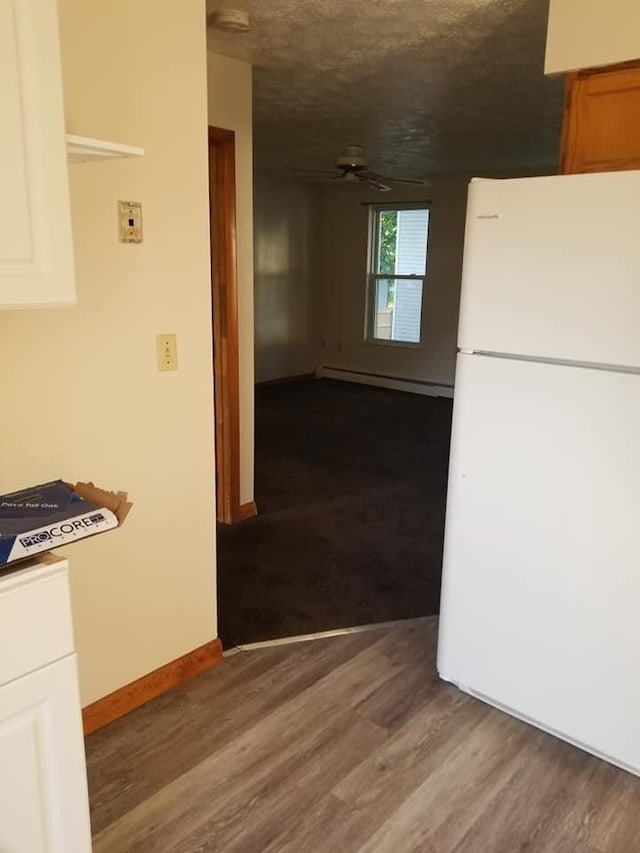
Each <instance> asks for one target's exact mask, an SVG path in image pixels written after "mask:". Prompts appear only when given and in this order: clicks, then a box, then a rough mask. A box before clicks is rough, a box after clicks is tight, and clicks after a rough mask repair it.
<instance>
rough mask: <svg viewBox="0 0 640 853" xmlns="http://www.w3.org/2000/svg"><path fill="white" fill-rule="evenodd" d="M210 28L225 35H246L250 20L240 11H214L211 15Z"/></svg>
mask: <svg viewBox="0 0 640 853" xmlns="http://www.w3.org/2000/svg"><path fill="white" fill-rule="evenodd" d="M211 26H213V27H215V28H216V29H217V30H222V31H223V32H225V33H248V32H249V30H250V29H251V19H250V18H249V15H248V13H247V12H245V11H243V10H242V9H216V11H215V12H213V13H212V15H211Z"/></svg>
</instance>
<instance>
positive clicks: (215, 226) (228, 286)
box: [209, 127, 246, 524]
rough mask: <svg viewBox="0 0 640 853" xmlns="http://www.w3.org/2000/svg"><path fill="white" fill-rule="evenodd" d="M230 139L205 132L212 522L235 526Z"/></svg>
mask: <svg viewBox="0 0 640 853" xmlns="http://www.w3.org/2000/svg"><path fill="white" fill-rule="evenodd" d="M235 147H236V146H235V133H234V132H233V131H232V130H223V129H222V128H218V127H209V208H210V229H211V306H212V313H213V318H212V320H213V323H212V325H213V348H214V358H213V386H214V401H215V428H216V436H215V447H216V516H217V518H218V520H219V521H222V522H224V523H225V524H233V523H234V522H235V521H240V520H241V519H242V518H243V517H246V515H243V508H242V507H241V505H240V393H239V392H240V371H239V354H238V272H237V245H236V154H235Z"/></svg>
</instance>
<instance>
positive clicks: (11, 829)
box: [0, 555, 91, 853]
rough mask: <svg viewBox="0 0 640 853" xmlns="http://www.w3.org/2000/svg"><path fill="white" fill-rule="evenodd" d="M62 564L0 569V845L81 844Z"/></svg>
mask: <svg viewBox="0 0 640 853" xmlns="http://www.w3.org/2000/svg"><path fill="white" fill-rule="evenodd" d="M72 638H73V634H72V626H71V611H70V607H69V594H68V580H67V564H66V561H64V560H56V559H55V558H52V557H50V556H46V555H45V557H43V558H42V559H41V560H40V561H38V562H34V563H32V564H31V565H28V566H27V567H25V568H22V569H17V570H15V571H12V572H10V573H9V574H7V575H5V576H3V577H0V642H1V643H2V667H1V668H0V850H1V851H2V853H45V851H46V853H90V850H91V832H90V826H89V808H88V799H87V782H86V769H85V758H84V742H83V737H82V721H81V712H80V700H79V696H78V682H77V674H76V656H75V654H74V652H73V639H72Z"/></svg>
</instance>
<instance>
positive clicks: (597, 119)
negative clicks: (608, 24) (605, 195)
mask: <svg viewBox="0 0 640 853" xmlns="http://www.w3.org/2000/svg"><path fill="white" fill-rule="evenodd" d="M623 169H640V65H635V66H624V67H620V68H613V69H604V70H598V71H581V72H579V73H577V74H572V75H569V77H568V79H567V98H566V105H565V118H564V127H563V139H562V154H561V167H560V171H561V172H563V173H565V174H566V173H575V172H610V171H618V170H623Z"/></svg>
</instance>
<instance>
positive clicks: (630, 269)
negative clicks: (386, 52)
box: [438, 171, 640, 774]
mask: <svg viewBox="0 0 640 853" xmlns="http://www.w3.org/2000/svg"><path fill="white" fill-rule="evenodd" d="M438 671H439V673H440V676H441V677H442V678H443V679H445V680H447V681H451V682H453V683H454V684H456V685H457V686H458V687H459V688H460V689H462V690H464V691H467V692H468V693H470V694H472V695H474V696H476V697H478V698H480V699H482V700H484V701H486V702H489V703H490V704H492V705H495V706H497V707H498V708H501V709H502V710H504V711H507V712H508V713H511V714H513V715H515V716H517V717H520V718H522V719H524V720H526V721H528V722H530V723H532V724H534V725H536V726H538V727H540V728H542V729H545V730H547V731H549V732H551V733H553V734H556V735H557V736H559V737H561V738H563V739H565V740H567V741H570V742H572V743H574V744H576V745H577V746H579V747H582V748H583V749H585V750H587V751H589V752H592V753H594V754H596V755H599V756H601V757H602V758H605V759H606V760H608V761H610V762H612V763H614V764H617V765H619V766H621V767H624V768H625V769H627V770H630V771H631V772H633V773H637V774H640V172H635V171H634V172H615V173H607V174H592V175H571V176H554V177H542V178H521V179H514V180H495V181H492V180H474V181H472V182H471V185H470V191H469V203H468V210H467V226H466V235H465V257H464V266H463V281H462V294H461V310H460V326H459V333H458V357H457V373H456V386H455V401H454V413H453V432H452V440H451V462H450V471H449V489H448V497H447V515H446V531H445V548H444V566H443V588H442V605H441V617H440V632H439V645H438Z"/></svg>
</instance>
